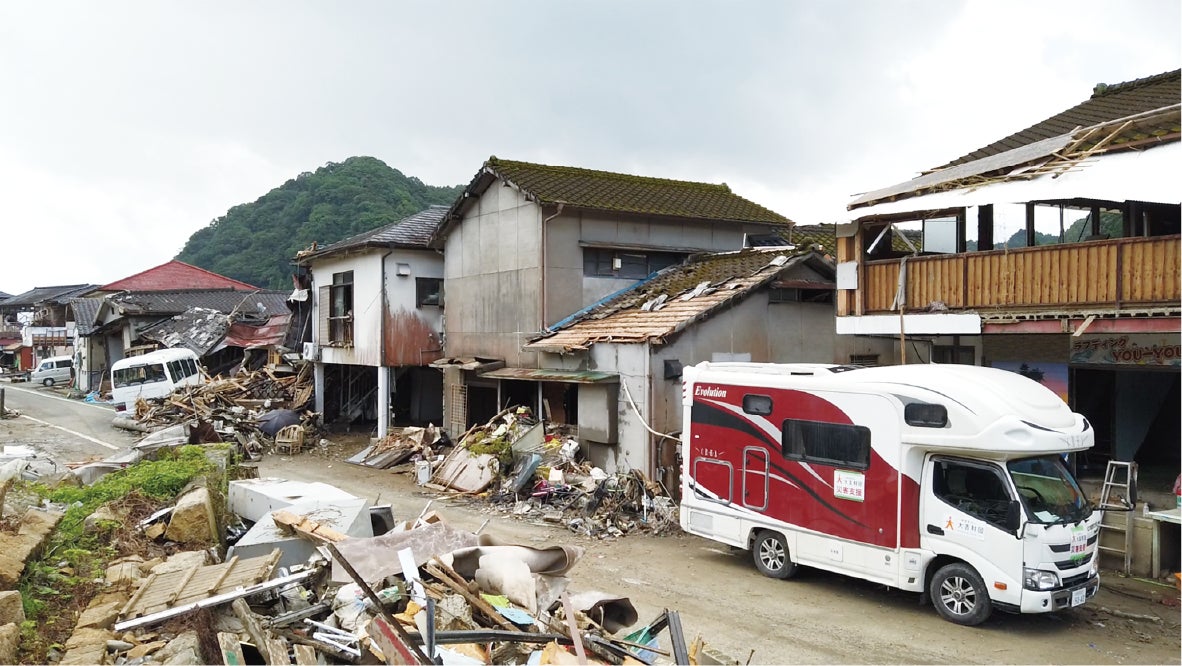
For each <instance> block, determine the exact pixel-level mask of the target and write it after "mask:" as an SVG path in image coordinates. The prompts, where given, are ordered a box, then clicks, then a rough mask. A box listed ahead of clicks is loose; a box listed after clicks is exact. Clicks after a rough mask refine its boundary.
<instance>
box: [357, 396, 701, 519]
mask: <svg viewBox="0 0 1182 666" xmlns="http://www.w3.org/2000/svg"><path fill="white" fill-rule="evenodd" d="M445 451H446V452H447V453H446V455H444V452H445ZM578 453H579V445H578V441H577V440H574V439H572V438H569V437H566V436H564V434H563V432H562V430H561V426H554V425H549V424H545V423H543V422H539V421H537V420H536V419H534V418H532V416H531V414H530V412H529V410H528V409H527V408H524V407H512V408H509V409H506V410H504V411H502V412H500V413H499V414H497V415H496V416H494V417H493V418H492V419H490V420H489V421H488V422H487V423H485V424H483V425H480V426H473V427H472V428H470V429H469V430H468V432H466V433H464V434H463V436H462V437H461V438H460V439H459V440H458V442H457V443H456V445H455V446H454V447H453V446H452V445H451V443H450V442H449V441H447V439H446V437H444V436H443V435H442V434H441V433H440V432H439V431H438V430H437V429H435V428H426V429H424V428H405V429H401V430H398V431H395V432H393V433H391V434H390V435H389V436H387V437H386V438H385V439H384V440H382V441H380V442H378V443H377V444H375V445H373V446H371V447H368V448H366V449H364V450H362V451H361V452H360V453H358V454H357V455H356V456H354V457H353V458H350V459H349V461H350V462H353V463H356V464H361V465H367V466H371V467H378V468H383V469H384V468H388V467H393V466H395V465H399V464H404V463H413V465H414V473H415V475H416V477H417V480H418V482H419V484H420V485H424V486H426V487H429V488H432V489H435V490H440V491H447V492H452V493H459V494H464V495H469V496H474V497H482V498H487V499H488V500H489V501H490V502H491V503H492V504H493V506H495V507H497V508H498V510H500V511H501V512H504V513H510V514H512V515H513V516H515V517H518V518H523V519H535V520H541V521H544V522H548V523H562V524H565V525H566V526H567V527H568V529H570V530H571V531H572V532H575V533H578V534H583V535H585V536H591V537H598V538H610V537H619V536H623V535H624V534H627V533H628V532H631V531H633V530H637V529H644V530H647V531H650V532H655V533H664V532H669V531H673V530H675V529H676V528H677V527H678V525H677V520H678V517H677V510H676V506H675V504H674V502H673V500H672V498H670V497H669V493H667V492H665V489H664V488H663V487H662V486H661V485H660V484H658V483H655V482H653V481H651V480H650V479H648V478H647V477H646V476H645V475H644V474H643V473H642V472H640V471H639V470H632V471H631V472H626V473H625V472H621V473H617V474H606V473H604V472H603V470H601V469H599V468H598V467H594V466H592V465H590V464H588V463H587V462H584V461H579V460H577V457H578Z"/></svg>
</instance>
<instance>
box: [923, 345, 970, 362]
mask: <svg viewBox="0 0 1182 666" xmlns="http://www.w3.org/2000/svg"><path fill="white" fill-rule="evenodd" d="M932 363H943V364H945V365H950V364H953V363H957V364H960V365H976V364H977V350H976V349H974V348H973V347H972V346H971V345H932Z"/></svg>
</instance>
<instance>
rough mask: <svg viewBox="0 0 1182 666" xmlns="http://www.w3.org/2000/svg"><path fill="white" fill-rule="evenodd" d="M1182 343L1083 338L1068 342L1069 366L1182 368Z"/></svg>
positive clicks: (1172, 338) (1161, 338)
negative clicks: (1069, 349)
mask: <svg viewBox="0 0 1182 666" xmlns="http://www.w3.org/2000/svg"><path fill="white" fill-rule="evenodd" d="M1180 343H1182V340H1179V336H1178V335H1177V334H1174V335H1169V334H1164V335H1143V334H1137V335H1095V336H1091V335H1082V336H1080V337H1079V338H1075V339H1072V341H1071V363H1073V364H1101V365H1142V366H1174V367H1179V366H1182V344H1180Z"/></svg>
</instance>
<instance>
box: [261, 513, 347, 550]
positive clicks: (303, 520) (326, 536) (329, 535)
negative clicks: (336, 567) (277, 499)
mask: <svg viewBox="0 0 1182 666" xmlns="http://www.w3.org/2000/svg"><path fill="white" fill-rule="evenodd" d="M271 518H272V519H273V520H274V521H275V524H276V525H278V526H279V527H281V528H287V529H290V530H293V531H295V533H296V534H298V535H300V536H301V537H304V538H305V539H308V540H309V541H314V542H317V543H329V542H332V543H336V542H338V541H344V540H345V539H348V538H349V535H348V534H344V533H341V532H338V531H336V530H334V529H332V528H331V527H328V526H327V525H323V524H321V523H319V522H317V521H315V520H312V519H311V518H309V517H307V516H300V515H296V514H294V513H292V512H291V511H286V510H283V509H281V510H279V511H274V512H272V513H271Z"/></svg>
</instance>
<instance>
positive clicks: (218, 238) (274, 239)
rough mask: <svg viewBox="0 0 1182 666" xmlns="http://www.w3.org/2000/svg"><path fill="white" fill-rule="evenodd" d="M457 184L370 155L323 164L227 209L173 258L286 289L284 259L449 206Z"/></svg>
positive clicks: (289, 269) (287, 275) (288, 267)
mask: <svg viewBox="0 0 1182 666" xmlns="http://www.w3.org/2000/svg"><path fill="white" fill-rule="evenodd" d="M462 189H463V188H462V186H455V187H433V186H431V185H425V184H423V182H422V181H420V180H419V179H418V178H414V177H408V176H404V175H403V174H402V173H401V172H399V171H398V170H397V169H392V168H390V167H389V166H387V165H386V164H385V163H384V162H382V161H381V160H379V159H376V158H373V157H350V158H349V159H347V160H345V161H344V162H340V163H335V162H329V163H328V164H326V165H324V166H323V167H321V168H319V169H317V170H316V172H315V173H307V172H305V173H302V174H300V175H299V176H298V177H296V178H294V179H292V180H289V181H287V182H286V183H284V184H283V185H282V186H280V187H277V188H275V189H273V190H271V191H270V192H268V193H267V194H265V195H263V196H262V197H260V198H259V199H258V200H257V201H255V202H254V203H249V204H241V205H238V206H235V207H233V208H231V209H230V210H229V211H228V212H227V213H226V214H225V215H223V216H222V217H219V218H218V219H216V220H214V221H213V222H212V223H211V224H210V225H209V226H208V227H206V228H204V229H201V230H200V231H197V232H196V233H194V234H193V235H192V236H191V237H189V241H188V242H187V243H185V247H184V249H182V250H181V253H180V254H179V255H177V259H179V260H181V261H184V262H187V263H190V264H193V265H194V266H200V267H202V268H205V269H207V270H211V271H213V272H215V273H220V274H222V275H225V276H227V277H231V278H234V279H236V280H242V281H243V282H246V283H249V284H253V285H258V286H260V287H265V288H270V289H286V288H290V287H291V277H290V276H291V273H292V267H291V260H292V257H294V256H295V254H296V252H298V251H300V250H303V249H305V248H307V247H308V246H310V245H311V244H312V243H313V242H315V243H317V244H318V245H319V246H320V247H324V246H325V245H328V244H329V243H335V242H336V241H339V240H341V239H343V238H348V237H350V236H353V235H356V234H359V233H362V232H364V231H369V230H370V229H374V228H376V227H379V226H382V225H385V224H389V223H391V222H396V221H398V220H400V219H402V218H404V217H406V216H408V215H412V214H414V213H417V212H419V211H420V210H423V209H424V208H426V207H427V206H429V205H431V204H444V205H448V204H451V203H452V202H453V201H454V200H455V198H456V197H457V196H459V193H460V192H461V190H462Z"/></svg>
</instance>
